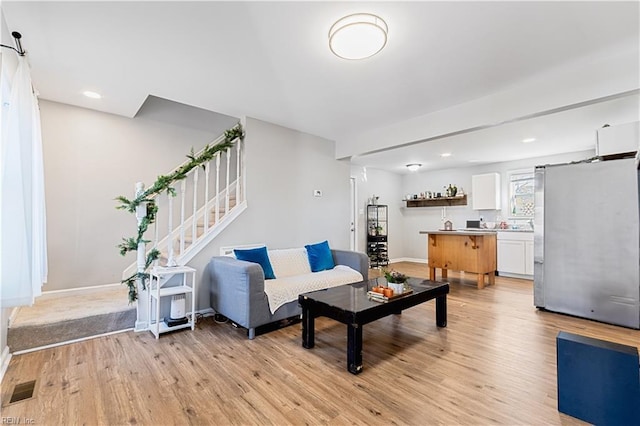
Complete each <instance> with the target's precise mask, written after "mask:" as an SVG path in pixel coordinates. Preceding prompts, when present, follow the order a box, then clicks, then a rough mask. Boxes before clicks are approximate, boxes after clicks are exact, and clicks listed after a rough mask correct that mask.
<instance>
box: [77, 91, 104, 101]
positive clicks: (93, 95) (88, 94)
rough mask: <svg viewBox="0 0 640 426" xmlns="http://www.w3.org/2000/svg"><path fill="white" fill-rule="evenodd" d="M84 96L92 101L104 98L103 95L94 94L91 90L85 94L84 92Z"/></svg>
mask: <svg viewBox="0 0 640 426" xmlns="http://www.w3.org/2000/svg"><path fill="white" fill-rule="evenodd" d="M82 94H83V95H85V96H86V97H87V98H91V99H100V98H102V95H101V94H100V93H96V92H92V91H90V90H85V91H84V92H82Z"/></svg>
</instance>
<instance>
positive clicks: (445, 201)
mask: <svg viewBox="0 0 640 426" xmlns="http://www.w3.org/2000/svg"><path fill="white" fill-rule="evenodd" d="M405 201H406V202H407V207H442V206H466V205H467V194H465V195H462V196H460V197H440V198H421V199H418V200H405Z"/></svg>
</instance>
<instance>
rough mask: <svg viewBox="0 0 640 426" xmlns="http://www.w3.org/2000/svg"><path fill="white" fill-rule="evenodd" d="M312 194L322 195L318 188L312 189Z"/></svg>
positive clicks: (315, 195)
mask: <svg viewBox="0 0 640 426" xmlns="http://www.w3.org/2000/svg"><path fill="white" fill-rule="evenodd" d="M313 196H314V197H322V191H321V190H319V189H314V190H313Z"/></svg>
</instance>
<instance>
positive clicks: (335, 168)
mask: <svg viewBox="0 0 640 426" xmlns="http://www.w3.org/2000/svg"><path fill="white" fill-rule="evenodd" d="M245 130H246V138H245V149H246V169H247V203H248V208H247V210H246V211H245V212H244V213H243V214H242V215H240V216H239V218H238V219H236V220H235V221H234V222H233V223H232V224H231V225H229V227H228V228H226V229H225V230H224V231H223V232H222V233H221V234H220V235H219V236H218V237H217V238H216V239H215V240H214V241H213V242H212V243H211V244H210V245H209V246H208V247H207V248H206V249H205V250H203V251H202V252H201V253H199V254H198V255H197V256H196V257H195V258H194V259H193V260H192V261H191V262H189V265H190V266H192V267H194V268H196V269H197V270H198V285H199V287H200V288H199V291H198V301H197V304H198V308H199V309H205V308H208V307H210V303H209V292H208V287H209V280H208V276H207V274H206V269H205V268H206V266H207V264H208V263H209V260H210V258H211V257H212V256H218V255H219V252H220V247H225V246H234V245H244V244H254V243H264V244H266V245H267V247H269V248H290V247H302V246H304V245H305V244H310V243H315V242H320V241H324V240H328V241H329V245H330V246H331V247H332V248H336V249H345V250H348V249H349V236H350V234H349V232H350V231H349V224H350V217H349V214H350V209H349V200H350V182H349V169H350V166H349V163H348V162H345V161H338V160H335V156H334V154H335V151H334V142H332V141H329V140H327V139H323V138H319V137H316V136H312V135H308V134H305V133H300V132H297V131H295V130H291V129H287V128H284V127H280V126H277V125H275V124H270V123H267V122H264V121H260V120H256V119H251V118H247V120H246V124H245ZM314 189H320V190H322V197H320V198H317V197H314V196H313V190H314Z"/></svg>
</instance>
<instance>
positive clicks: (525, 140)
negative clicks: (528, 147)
mask: <svg viewBox="0 0 640 426" xmlns="http://www.w3.org/2000/svg"><path fill="white" fill-rule="evenodd" d="M535 141H536V138H527V139H522V143H531V142H535Z"/></svg>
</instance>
